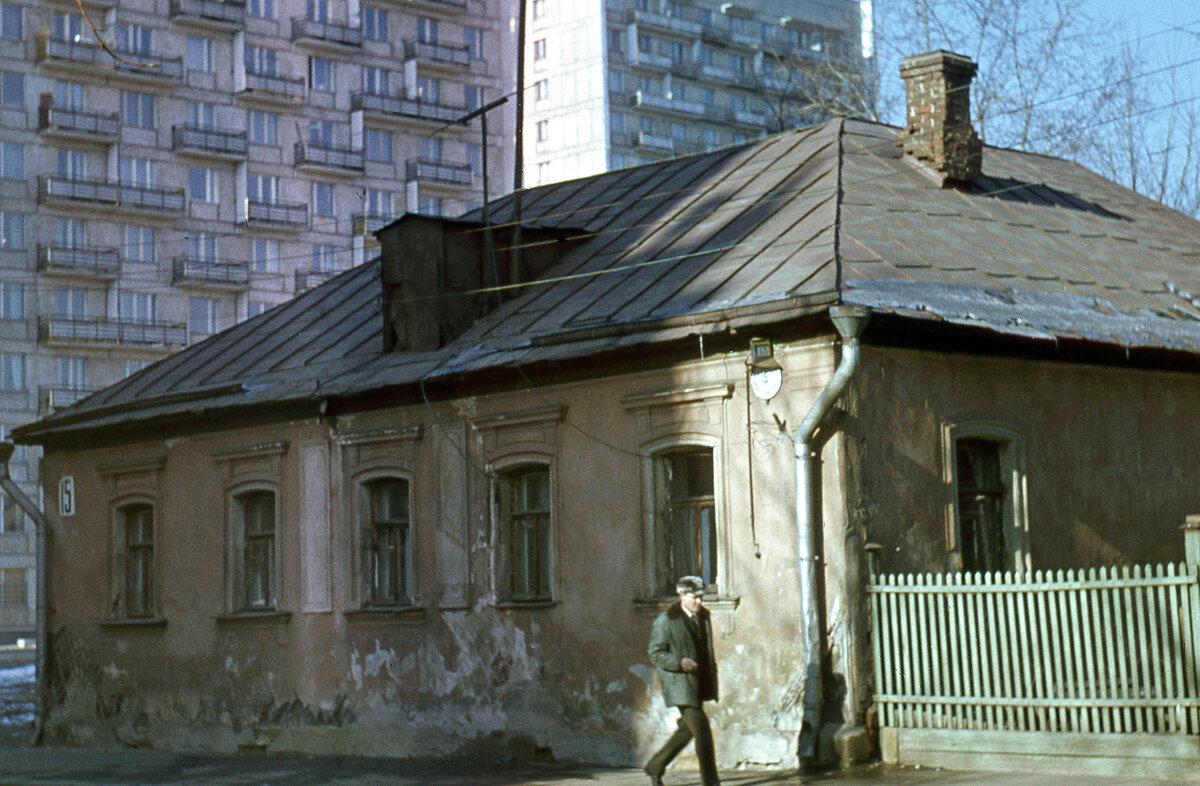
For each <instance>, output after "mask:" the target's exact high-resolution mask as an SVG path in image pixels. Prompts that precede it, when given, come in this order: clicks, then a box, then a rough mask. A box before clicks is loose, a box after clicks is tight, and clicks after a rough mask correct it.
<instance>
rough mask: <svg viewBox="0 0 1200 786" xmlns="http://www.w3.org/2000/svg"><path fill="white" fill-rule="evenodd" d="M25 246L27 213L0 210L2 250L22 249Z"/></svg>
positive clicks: (0, 247) (0, 246)
mask: <svg viewBox="0 0 1200 786" xmlns="http://www.w3.org/2000/svg"><path fill="white" fill-rule="evenodd" d="M24 248H25V215H24V214H23V213H13V212H12V211H8V210H0V251H20V250H23V249H24Z"/></svg>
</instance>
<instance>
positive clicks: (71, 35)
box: [0, 0, 516, 632]
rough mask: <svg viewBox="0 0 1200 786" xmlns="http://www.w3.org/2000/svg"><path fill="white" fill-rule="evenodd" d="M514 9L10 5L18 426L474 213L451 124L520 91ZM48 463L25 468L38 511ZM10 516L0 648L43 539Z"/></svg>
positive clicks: (504, 126) (489, 4) (0, 13)
mask: <svg viewBox="0 0 1200 786" xmlns="http://www.w3.org/2000/svg"><path fill="white" fill-rule="evenodd" d="M512 7H513V3H511V2H507V0H244V1H243V0H83V4H82V6H80V5H78V4H77V3H75V2H73V0H4V2H0V429H3V430H5V431H6V430H7V428H9V427H11V426H13V425H15V424H17V423H22V422H25V421H29V420H32V419H33V418H35V417H36V416H37V415H38V414H39V413H46V412H48V411H50V410H53V409H55V408H57V407H61V406H64V405H66V404H70V403H72V402H74V401H76V400H78V399H79V398H80V397H82V396H84V395H87V394H88V393H89V392H90V391H92V390H95V389H97V388H99V387H103V386H105V385H108V384H111V383H113V382H115V381H117V380H118V379H120V378H122V377H123V376H125V375H127V374H129V373H130V372H132V371H135V370H137V369H139V368H141V367H143V366H145V365H147V364H148V363H151V362H153V361H155V360H157V359H160V358H163V357H165V356H166V355H167V354H169V353H170V352H172V351H174V350H176V349H178V348H180V347H183V346H185V345H187V344H191V343H193V342H196V341H198V340H202V339H203V338H205V337H206V336H209V335H211V334H213V333H216V332H217V331H219V330H222V329H224V328H227V327H229V326H230V325H231V324H234V323H236V322H238V321H241V320H243V319H246V318H247V317H250V316H253V315H255V314H258V313H260V312H262V311H264V310H265V309H267V308H268V307H270V306H272V305H275V304H277V303H280V302H282V301H284V300H286V299H288V298H290V297H291V296H292V295H293V294H295V293H296V292H297V291H300V290H303V289H306V288H308V287H310V286H311V285H313V284H314V283H316V282H319V281H322V280H324V279H325V278H327V277H328V276H329V275H331V274H332V273H334V272H337V271H340V270H344V269H346V268H349V267H351V266H352V265H355V264H357V263H359V262H362V261H364V260H365V259H366V258H369V257H372V256H374V255H375V253H376V249H375V248H374V245H373V244H374V241H373V238H372V237H371V236H370V235H369V233H370V232H371V231H373V230H374V229H377V228H378V227H379V226H381V225H382V224H383V223H385V222H386V221H387V220H388V219H390V218H392V217H394V216H398V215H399V214H401V213H403V212H405V211H410V212H426V213H442V212H445V213H455V212H458V211H460V210H463V209H466V208H468V207H470V206H472V205H475V204H477V203H479V202H480V201H481V199H482V196H483V192H482V162H483V161H484V160H485V158H484V155H483V153H484V148H483V144H484V141H483V139H482V138H481V135H480V130H479V129H480V125H479V122H478V121H474V122H473V123H471V124H467V125H460V124H458V123H456V122H455V121H456V119H457V118H460V117H461V116H463V115H464V114H465V113H467V112H469V111H470V110H471V109H472V108H475V107H478V106H481V105H483V104H484V103H485V102H488V101H490V100H492V99H495V98H497V97H499V96H501V95H504V94H506V93H508V92H510V91H511V85H512V80H513V74H514V73H515V68H514V67H515V51H516V45H515V39H514V38H512V35H513V34H512V33H511V32H510V31H511V30H512V29H513V25H512V24H510V20H511V17H512V16H513V11H512ZM81 11H82V13H81ZM501 111H504V110H501ZM511 116H512V115H511V113H510V114H508V115H502V116H500V117H495V118H489V120H490V129H491V131H492V134H491V136H490V138H489V139H488V141H487V145H488V148H489V153H490V156H489V159H490V160H489V172H490V175H491V178H490V189H489V190H490V191H493V192H497V193H498V192H501V191H503V190H506V189H507V188H508V187H509V185H510V184H511V176H510V174H509V173H511V171H512V157H511V148H512V145H511V144H510V142H509V140H511V129H512V121H511ZM506 175H509V176H506ZM231 360H232V359H231ZM0 436H4V435H3V434H0ZM37 464H38V459H37V456H36V455H35V454H33V453H32V452H31V451H28V450H24V449H18V451H17V453H16V455H15V456H14V457H13V461H12V463H11V468H12V473H13V477H14V478H15V479H17V480H18V481H19V482H21V483H22V485H24V486H25V488H26V489H27V491H28V493H29V494H30V495H31V496H33V497H34V498H35V499H36V498H37V488H38V487H39V483H38V466H37ZM0 506H3V507H2V508H0V512H2V515H0V632H3V631H4V630H9V631H11V630H17V629H29V628H32V627H33V624H34V618H33V611H32V608H33V601H34V586H35V585H34V575H33V573H34V567H35V565H34V557H33V553H34V534H33V532H32V531H31V530H32V527H31V526H30V525H29V524H28V523H27V522H26V521H25V520H24V517H23V515H22V514H20V512H19V511H17V510H15V506H13V505H12V503H11V502H9V501H8V500H3V499H0Z"/></svg>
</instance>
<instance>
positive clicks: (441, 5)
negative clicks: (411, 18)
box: [390, 0, 467, 14]
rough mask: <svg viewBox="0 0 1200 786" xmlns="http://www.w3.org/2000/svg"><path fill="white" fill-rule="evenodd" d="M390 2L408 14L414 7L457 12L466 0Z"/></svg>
mask: <svg viewBox="0 0 1200 786" xmlns="http://www.w3.org/2000/svg"><path fill="white" fill-rule="evenodd" d="M390 2H391V4H392V5H394V6H396V7H397V8H401V9H403V10H404V11H405V12H406V13H410V14H411V13H412V12H413V9H414V8H420V9H424V10H427V11H434V12H436V13H441V14H458V13H460V12H462V11H465V10H466V8H467V0H390Z"/></svg>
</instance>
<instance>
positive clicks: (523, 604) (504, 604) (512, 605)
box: [492, 600, 558, 609]
mask: <svg viewBox="0 0 1200 786" xmlns="http://www.w3.org/2000/svg"><path fill="white" fill-rule="evenodd" d="M492 605H493V606H494V607H495V608H497V609H551V608H554V607H555V606H557V605H558V601H556V600H500V601H496V602H495V603H494V604H492Z"/></svg>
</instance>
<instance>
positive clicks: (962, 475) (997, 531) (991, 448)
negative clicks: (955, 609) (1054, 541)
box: [955, 439, 1009, 571]
mask: <svg viewBox="0 0 1200 786" xmlns="http://www.w3.org/2000/svg"><path fill="white" fill-rule="evenodd" d="M1000 448H1001V446H1000V443H998V442H993V441H991V440H986V439H960V440H958V441H957V442H956V443H955V464H956V469H957V473H958V526H959V539H960V543H961V544H962V562H963V570H967V571H979V570H1005V569H1006V568H1008V567H1009V566H1008V564H1007V559H1006V554H1007V550H1006V548H1005V543H1004V494H1005V489H1004V483H1003V480H1002V475H1001V471H1000Z"/></svg>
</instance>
